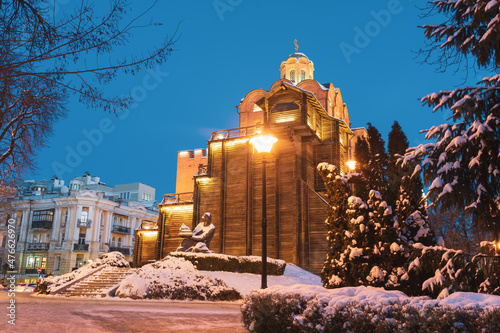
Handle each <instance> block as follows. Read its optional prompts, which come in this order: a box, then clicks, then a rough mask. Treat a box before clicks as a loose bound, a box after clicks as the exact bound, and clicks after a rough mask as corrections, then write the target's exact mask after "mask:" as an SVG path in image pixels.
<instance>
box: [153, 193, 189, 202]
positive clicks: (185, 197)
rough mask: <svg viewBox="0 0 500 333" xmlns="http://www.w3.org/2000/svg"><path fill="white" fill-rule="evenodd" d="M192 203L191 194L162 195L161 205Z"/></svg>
mask: <svg viewBox="0 0 500 333" xmlns="http://www.w3.org/2000/svg"><path fill="white" fill-rule="evenodd" d="M185 203H193V192H187V193H173V194H164V195H163V201H162V202H161V204H162V205H179V204H185Z"/></svg>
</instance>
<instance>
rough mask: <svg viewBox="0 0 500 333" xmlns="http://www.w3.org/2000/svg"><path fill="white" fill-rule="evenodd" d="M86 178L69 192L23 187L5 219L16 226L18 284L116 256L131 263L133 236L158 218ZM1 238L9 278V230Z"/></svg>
mask: <svg viewBox="0 0 500 333" xmlns="http://www.w3.org/2000/svg"><path fill="white" fill-rule="evenodd" d="M89 177H90V176H89ZM83 178H84V182H83V183H81V184H80V181H81V180H82V177H79V178H74V179H72V180H70V187H66V186H64V181H63V180H58V179H52V180H50V181H38V182H36V181H28V182H24V184H23V185H25V186H24V187H23V190H20V193H19V196H18V197H14V198H12V200H11V201H10V206H11V209H10V214H9V215H8V216H3V217H2V219H5V222H7V220H8V219H13V220H14V221H15V222H14V224H15V236H16V251H15V256H16V258H15V261H14V262H15V266H16V269H17V271H18V274H17V280H18V282H36V281H37V280H38V275H39V274H43V275H45V274H53V275H62V274H65V273H68V272H71V271H72V270H73V269H75V268H78V267H80V266H82V265H83V264H85V263H87V262H90V261H92V260H95V259H97V258H98V256H99V255H101V254H104V253H107V252H111V251H119V252H121V253H123V254H124V255H125V258H126V259H127V260H129V261H132V259H133V249H134V232H133V231H134V230H135V229H136V228H137V227H138V226H139V225H140V224H141V221H142V220H143V219H156V217H157V214H158V213H157V212H156V211H155V210H152V209H149V208H147V207H146V206H145V204H144V203H139V202H133V201H124V200H122V199H119V198H118V196H115V195H114V194H115V193H113V192H112V190H113V188H112V187H109V186H105V184H103V183H100V182H99V181H96V179H98V177H93V180H92V181H91V182H86V179H87V176H86V175H84V177H83ZM76 185H80V187H79V189H77V188H78V187H77V186H76ZM98 185H99V186H101V187H95V188H94V189H93V190H88V189H86V187H88V186H98ZM132 185H133V184H132ZM70 188H74V189H73V190H72V189H70ZM126 188H127V189H128V190H130V189H129V187H126ZM130 188H136V186H135V187H134V186H131V187H130ZM109 189H111V191H110V192H109ZM153 190H154V188H153ZM107 193H108V194H109V195H107ZM0 238H1V239H2V247H1V248H0V267H1V268H2V274H5V273H6V272H7V271H8V270H9V269H8V265H7V263H8V251H7V250H8V248H7V247H6V239H7V232H6V230H0ZM39 270H40V272H38V271H39Z"/></svg>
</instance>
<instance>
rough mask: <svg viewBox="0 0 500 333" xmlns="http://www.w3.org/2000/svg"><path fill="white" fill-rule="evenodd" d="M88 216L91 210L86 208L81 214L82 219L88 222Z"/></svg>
mask: <svg viewBox="0 0 500 333" xmlns="http://www.w3.org/2000/svg"><path fill="white" fill-rule="evenodd" d="M88 218H89V212H87V211H86V210H84V211H82V215H80V220H81V221H82V222H84V223H85V222H87V220H88Z"/></svg>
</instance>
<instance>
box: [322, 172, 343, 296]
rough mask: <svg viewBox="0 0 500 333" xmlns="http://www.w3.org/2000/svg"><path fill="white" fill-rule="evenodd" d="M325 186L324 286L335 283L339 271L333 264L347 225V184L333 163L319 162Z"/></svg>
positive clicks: (341, 245)
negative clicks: (325, 250) (327, 206)
mask: <svg viewBox="0 0 500 333" xmlns="http://www.w3.org/2000/svg"><path fill="white" fill-rule="evenodd" d="M317 169H318V172H319V174H320V175H321V177H322V178H323V181H324V182H325V187H326V190H327V192H326V199H327V200H328V203H329V205H330V206H329V208H328V218H327V219H326V221H325V228H326V231H327V235H328V236H327V239H328V247H327V253H326V261H325V263H324V265H323V269H322V271H321V280H322V281H323V284H324V285H325V286H330V285H336V282H338V279H340V277H339V276H338V274H339V271H338V269H337V265H335V258H336V257H337V256H338V254H339V253H340V252H341V250H342V248H343V247H344V241H345V237H344V233H345V231H346V229H347V226H348V221H347V214H346V211H347V198H348V197H349V191H350V190H349V186H348V185H347V183H346V181H345V179H343V178H342V177H340V175H339V170H338V168H337V167H335V166H334V165H331V164H328V163H320V164H319V165H318V167H317Z"/></svg>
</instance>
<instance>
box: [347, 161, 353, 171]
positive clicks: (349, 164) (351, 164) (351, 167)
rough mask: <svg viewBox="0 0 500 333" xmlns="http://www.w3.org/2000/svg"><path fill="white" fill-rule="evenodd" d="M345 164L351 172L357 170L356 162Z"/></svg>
mask: <svg viewBox="0 0 500 333" xmlns="http://www.w3.org/2000/svg"><path fill="white" fill-rule="evenodd" d="M345 164H347V166H348V167H349V170H351V171H352V170H354V169H356V161H347V162H346V163H345Z"/></svg>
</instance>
